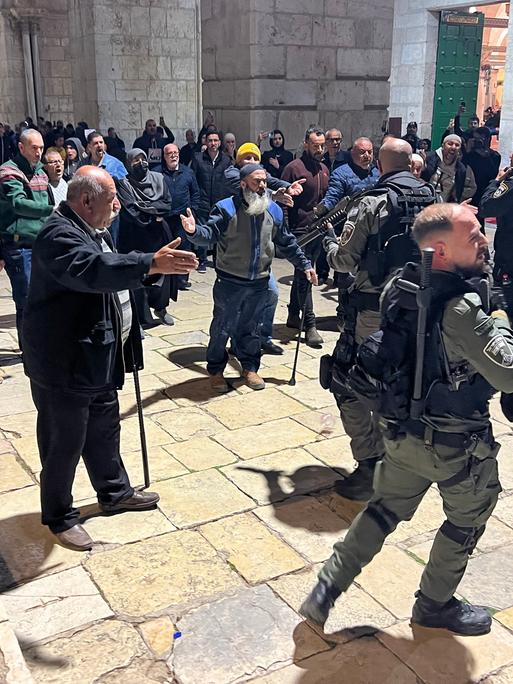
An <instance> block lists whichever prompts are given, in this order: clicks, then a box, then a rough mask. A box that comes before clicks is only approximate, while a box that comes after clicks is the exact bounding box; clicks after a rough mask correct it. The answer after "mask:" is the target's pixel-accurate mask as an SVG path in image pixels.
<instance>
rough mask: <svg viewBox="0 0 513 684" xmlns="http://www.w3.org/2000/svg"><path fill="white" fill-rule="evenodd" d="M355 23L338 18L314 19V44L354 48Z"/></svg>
mask: <svg viewBox="0 0 513 684" xmlns="http://www.w3.org/2000/svg"><path fill="white" fill-rule="evenodd" d="M355 43H356V31H355V22H354V21H353V20H352V19H342V18H337V17H329V18H327V17H314V19H313V44H314V45H327V46H332V47H354V45H355Z"/></svg>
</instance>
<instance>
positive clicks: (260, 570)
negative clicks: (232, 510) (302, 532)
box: [199, 513, 304, 584]
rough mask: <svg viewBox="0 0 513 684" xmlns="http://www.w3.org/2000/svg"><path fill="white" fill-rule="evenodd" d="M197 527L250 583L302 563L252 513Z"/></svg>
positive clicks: (261, 580) (281, 572) (282, 572)
mask: <svg viewBox="0 0 513 684" xmlns="http://www.w3.org/2000/svg"><path fill="white" fill-rule="evenodd" d="M199 530H200V532H201V534H203V536H204V537H205V538H206V539H207V540H208V541H209V542H210V543H211V544H212V546H213V547H214V548H215V549H216V550H217V551H218V552H219V555H220V556H221V557H222V558H226V560H227V561H228V562H229V563H230V565H232V566H233V567H234V568H235V569H236V570H237V571H238V572H239V573H240V574H241V575H242V576H243V577H244V579H245V580H247V581H248V582H249V583H251V584H257V583H258V582H263V581H264V580H266V579H270V578H271V577H277V576H278V575H283V574H285V573H287V572H292V571H293V570H298V569H299V568H302V567H303V566H304V560H303V559H302V558H301V557H300V556H298V555H297V553H295V552H294V551H293V550H292V549H291V548H290V547H289V546H288V545H287V544H284V543H283V542H282V541H280V540H279V539H278V538H277V537H276V536H275V535H273V534H272V533H271V532H270V531H269V529H268V528H267V527H266V526H265V525H263V524H262V523H261V522H260V521H259V520H258V519H257V518H255V516H254V515H252V514H251V513H242V514H241V515H234V516H231V517H229V518H224V519H223V520H218V521H217V522H213V523H209V524H208V525H203V526H202V527H200V528H199Z"/></svg>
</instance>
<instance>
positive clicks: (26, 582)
mask: <svg viewBox="0 0 513 684" xmlns="http://www.w3.org/2000/svg"><path fill="white" fill-rule="evenodd" d="M290 272H291V268H290V267H289V266H288V264H286V263H284V262H281V261H279V262H276V273H277V275H278V276H279V278H280V281H281V285H280V290H281V297H280V304H279V308H278V312H277V325H276V330H275V332H276V336H277V338H278V339H280V338H282V339H283V338H285V339H287V338H288V339H290V336H291V332H292V331H290V330H287V329H286V328H285V326H284V324H283V322H284V321H285V319H286V302H287V299H288V293H289V288H288V285H289V283H290ZM192 280H193V288H192V290H191V291H190V292H188V293H183V295H182V297H181V299H180V301H179V303H178V304H177V305H175V306H173V314H174V315H175V316H176V319H177V322H176V325H175V326H174V327H172V328H167V327H163V326H160V327H158V328H155V329H154V330H152V331H151V334H150V335H148V336H147V337H146V339H145V341H144V346H145V351H146V367H145V370H144V372H143V373H142V376H141V384H142V390H143V397H144V405H145V414H146V429H147V436H148V441H149V445H150V458H151V475H152V479H153V485H152V488H153V489H155V490H156V491H158V492H159V494H160V496H161V501H160V504H159V507H158V509H156V510H154V511H150V512H146V513H124V514H121V515H115V516H104V515H100V514H99V512H98V509H97V507H96V504H95V498H94V492H93V490H92V489H91V486H90V484H89V481H88V478H87V474H86V472H85V469H84V467H83V465H81V466H80V468H79V471H78V475H77V480H76V483H75V489H74V495H75V499H76V500H77V501H79V502H80V507H81V510H82V513H83V514H84V516H86V522H85V525H86V528H87V529H88V531H89V532H90V534H91V535H92V536H93V537H94V538H95V539H96V540H97V543H96V545H95V548H94V550H93V551H92V552H91V553H83V554H81V553H76V552H72V551H67V550H65V549H63V548H61V547H60V546H57V545H55V544H54V542H53V539H52V537H51V535H49V534H48V532H47V531H46V530H45V529H44V528H43V527H41V525H40V522H39V491H38V478H39V471H40V464H39V458H38V454H37V448H36V442H35V436H34V421H35V412H34V408H33V405H32V402H31V398H30V393H29V388H28V382H27V379H26V378H25V376H24V375H23V372H22V367H21V364H20V362H19V357H18V356H17V355H16V354H15V353H14V352H13V349H14V348H15V337H14V317H13V307H12V302H11V299H10V296H9V292H8V289H7V279H6V278H5V275H3V274H2V275H1V276H0V365H1V369H2V374H3V383H2V384H1V385H0V431H1V435H0V438H1V439H0V459H1V461H0V464H1V467H0V585H1V589H2V592H3V594H2V597H1V598H0V682H4V681H5V682H9V683H10V684H12V683H14V684H19V683H20V682H29V681H30V675H29V673H28V671H27V670H26V669H25V668H24V664H23V659H22V658H21V654H20V652H19V650H18V647H17V644H16V640H15V638H14V633H15V634H16V636H17V638H18V641H19V644H20V646H21V648H22V650H23V654H24V657H25V661H26V664H27V666H28V668H29V670H30V673H31V675H32V678H33V680H34V682H37V683H38V684H39V683H46V682H58V683H59V684H65V683H67V682H69V683H70V684H71V683H73V684H93V683H95V684H96V683H98V684H110V683H114V682H116V683H117V682H123V684H141V683H145V682H149V683H154V682H167V683H169V684H228V683H230V684H231V683H234V682H248V681H255V682H259V683H260V684H264V683H265V684H299V683H302V684H321V683H324V684H331V683H333V684H335V683H337V684H338V683H339V682H347V683H348V684H364V683H365V684H374V683H375V684H403V683H404V684H406V683H408V684H409V683H412V684H415V683H417V682H422V683H425V684H445V683H447V684H449V683H450V684H459V683H461V684H464V683H466V682H477V681H485V682H487V683H488V684H491V683H492V682H493V683H494V684H506V683H507V682H510V683H511V682H513V496H511V495H512V494H513V461H512V459H511V452H512V447H513V431H512V429H511V426H510V425H509V424H508V423H507V421H506V420H505V419H504V418H502V417H501V413H500V410H499V408H498V404H497V402H495V403H494V407H493V411H494V416H495V431H496V433H497V435H500V437H499V439H500V441H501V442H502V444H503V448H502V451H501V454H500V456H499V459H500V465H501V471H502V482H503V486H504V492H503V493H502V495H501V499H500V502H499V505H498V506H497V509H496V511H495V514H494V515H493V517H492V518H491V521H490V524H489V526H488V530H487V532H486V534H485V535H484V536H483V538H482V539H481V540H480V542H479V547H478V549H477V551H476V553H475V555H474V556H473V558H472V560H471V561H470V564H469V569H468V572H467V575H466V577H465V580H464V581H463V583H462V585H461V595H462V596H463V597H464V598H466V599H468V600H469V601H477V602H483V603H484V604H486V605H488V606H489V607H490V608H492V609H493V611H494V625H493V630H492V632H491V634H490V635H487V636H484V637H479V638H474V639H463V638H458V637H454V636H450V635H448V634H447V633H444V632H437V631H428V630H414V631H412V629H411V628H410V626H409V615H410V610H411V606H412V602H413V593H414V591H415V589H416V588H417V583H418V580H419V576H420V574H421V572H422V567H423V564H424V563H425V562H426V559H427V557H428V554H429V548H430V544H431V541H432V539H433V537H434V534H435V531H436V529H437V528H438V527H439V525H440V523H441V521H442V519H443V514H442V510H441V505H440V498H439V496H438V494H437V492H436V490H434V489H432V490H430V491H429V492H428V494H427V495H426V497H425V499H424V501H423V503H422V505H421V507H420V510H419V511H418V513H417V515H416V516H415V517H414V519H413V520H412V521H411V522H409V523H403V524H401V525H400V526H399V528H398V529H397V530H396V532H395V533H394V534H393V535H392V536H391V537H390V538H389V541H388V543H387V544H386V545H385V547H384V549H383V551H382V553H381V554H380V556H379V557H378V558H377V559H375V561H374V562H373V563H371V564H370V565H369V566H368V567H367V568H366V569H365V571H364V572H363V573H362V574H361V576H360V577H358V581H357V582H356V583H355V584H354V586H353V587H352V588H351V590H350V591H349V592H348V594H347V596H345V597H344V598H343V599H342V600H340V601H339V602H338V603H337V606H336V609H335V610H334V611H333V614H332V616H331V617H330V620H329V622H328V624H327V632H328V633H329V634H330V638H329V640H323V639H321V638H320V637H319V636H317V634H315V633H314V632H313V631H311V630H310V629H309V628H308V627H307V626H306V625H305V623H304V622H303V621H302V619H301V618H300V616H299V615H298V613H297V610H298V607H299V605H300V603H301V601H302V599H303V597H304V596H305V595H306V593H307V592H308V591H309V589H310V588H311V587H312V585H313V583H314V581H315V574H316V572H317V570H318V568H319V567H320V564H321V563H322V562H323V561H324V560H325V559H326V558H327V557H328V556H329V555H330V552H331V547H332V544H333V543H334V541H335V540H336V539H338V538H339V537H341V536H343V534H344V533H345V531H346V530H347V527H348V525H349V524H350V521H351V520H352V518H353V517H354V515H355V514H356V513H357V512H358V510H360V506H358V505H355V504H352V503H351V502H349V501H346V500H343V499H341V498H339V497H337V496H336V495H333V494H331V485H332V482H333V480H334V479H335V478H337V477H340V474H347V473H349V472H350V471H351V469H352V468H353V462H352V459H351V455H350V451H349V440H348V438H347V436H345V435H344V434H343V431H342V429H341V426H340V421H339V420H338V416H337V411H336V407H335V405H334V402H333V399H332V397H331V395H330V394H329V393H328V392H325V391H323V390H322V389H321V388H320V387H319V384H318V382H317V379H316V378H317V370H318V360H319V356H320V355H321V354H322V353H324V351H323V350H315V349H309V348H305V347H304V346H302V348H301V352H300V357H299V366H298V376H297V385H296V386H295V387H290V386H289V385H288V384H287V381H288V379H289V377H290V372H291V365H292V361H293V355H294V348H293V342H292V341H289V342H288V343H287V344H286V345H285V347H286V352H285V354H284V355H283V356H282V357H269V356H266V357H264V360H263V361H264V363H263V368H262V375H263V376H264V378H265V379H266V381H267V388H266V389H265V391H263V392H252V391H251V390H249V389H248V388H247V387H245V386H244V385H241V383H240V381H239V380H238V379H237V378H238V376H239V373H238V369H237V367H236V366H234V367H232V368H230V373H229V374H230V376H231V378H232V379H233V391H232V392H230V393H229V394H228V395H226V396H222V397H217V396H216V397H212V396H211V394H210V392H209V387H208V381H207V378H206V370H205V345H206V343H207V340H208V337H207V332H208V327H209V323H210V315H211V308H212V304H211V294H210V293H211V286H212V281H213V272H212V270H211V269H209V271H208V273H207V275H205V276H200V275H194V276H193V278H192ZM315 299H316V311H317V313H318V314H319V315H320V317H321V321H320V325H319V327H320V328H321V330H322V334H323V335H324V337H325V338H326V340H327V344H326V345H325V349H328V350H331V347H332V345H333V342H334V340H335V338H336V337H337V333H336V332H335V331H334V329H332V328H331V329H330V326H333V320H329V317H330V316H331V315H332V313H333V312H334V306H335V305H334V291H329V290H326V289H325V288H316V291H315ZM121 408H122V414H123V428H122V452H123V458H124V460H125V463H126V465H127V468H128V470H129V472H130V475H131V478H132V482H133V483H134V484H140V483H141V482H142V469H141V465H140V451H139V442H138V439H139V437H138V424H137V417H136V413H135V405H134V393H133V384H132V382H128V383H127V385H126V387H125V389H124V390H123V392H122V394H121ZM72 427H73V426H70V429H72Z"/></svg>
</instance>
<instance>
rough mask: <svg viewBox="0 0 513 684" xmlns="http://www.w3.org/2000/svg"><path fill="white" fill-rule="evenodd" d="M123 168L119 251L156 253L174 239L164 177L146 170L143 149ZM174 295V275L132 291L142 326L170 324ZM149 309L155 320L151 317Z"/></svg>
mask: <svg viewBox="0 0 513 684" xmlns="http://www.w3.org/2000/svg"><path fill="white" fill-rule="evenodd" d="M126 166H127V170H128V176H127V177H126V178H121V179H115V182H116V188H117V193H118V199H119V201H120V203H121V212H120V225H119V241H118V250H119V251H120V252H122V253H125V254H126V253H128V252H131V251H133V250H136V251H139V252H156V251H157V250H159V249H160V248H161V247H163V246H164V245H166V244H168V243H169V242H171V240H172V239H173V236H172V234H171V230H170V228H169V226H168V224H167V222H166V217H168V216H169V215H170V213H171V195H170V194H169V190H168V188H167V185H166V183H165V181H164V176H163V175H162V174H161V173H157V172H156V171H150V170H149V165H148V157H147V155H146V153H145V152H144V151H143V150H141V149H139V148H134V149H133V150H130V151H129V152H128V153H127V158H126ZM177 293H178V288H177V283H176V277H175V276H163V277H162V278H161V279H160V280H159V281H158V284H157V285H149V286H148V287H143V288H140V289H138V290H135V291H134V297H135V301H136V306H137V313H138V316H139V322H140V324H141V326H142V327H143V328H151V327H154V326H155V325H159V323H163V324H164V325H173V324H174V320H173V318H172V316H170V315H169V314H168V312H167V310H166V309H167V306H168V305H169V299H170V298H172V299H173V300H174V301H176V299H177ZM150 307H151V308H152V309H154V311H155V315H156V316H157V318H158V320H155V319H154V318H153V317H152V315H151V311H150Z"/></svg>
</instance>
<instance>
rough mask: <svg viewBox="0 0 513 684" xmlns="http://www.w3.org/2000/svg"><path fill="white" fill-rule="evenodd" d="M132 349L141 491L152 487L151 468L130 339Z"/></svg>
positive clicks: (132, 345)
mask: <svg viewBox="0 0 513 684" xmlns="http://www.w3.org/2000/svg"><path fill="white" fill-rule="evenodd" d="M130 347H131V349H132V363H133V366H132V373H133V374H134V387H135V403H136V404H137V417H138V419H139V436H140V438H141V454H142V465H143V473H144V487H141V489H148V487H149V486H150V466H149V462H148V448H147V445H146V431H145V429H144V415H143V405H142V397H141V385H140V384H139V369H138V368H137V361H136V358H135V353H134V343H133V340H132V338H131V337H130Z"/></svg>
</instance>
